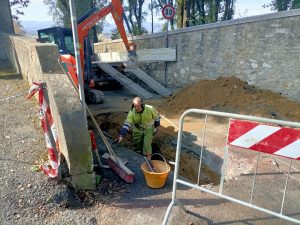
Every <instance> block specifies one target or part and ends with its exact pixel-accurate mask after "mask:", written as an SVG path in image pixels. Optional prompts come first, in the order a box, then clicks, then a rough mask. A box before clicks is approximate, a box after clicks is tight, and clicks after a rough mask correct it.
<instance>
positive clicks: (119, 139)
mask: <svg viewBox="0 0 300 225" xmlns="http://www.w3.org/2000/svg"><path fill="white" fill-rule="evenodd" d="M122 140H123V137H122V136H121V135H120V136H119V138H117V139H116V140H114V141H113V144H117V143H120V142H121V141H122Z"/></svg>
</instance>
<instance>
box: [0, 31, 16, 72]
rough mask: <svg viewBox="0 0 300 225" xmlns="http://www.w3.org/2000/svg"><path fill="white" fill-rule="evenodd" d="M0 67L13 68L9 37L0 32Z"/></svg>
mask: <svg viewBox="0 0 300 225" xmlns="http://www.w3.org/2000/svg"><path fill="white" fill-rule="evenodd" d="M0 40H1V41H0V49H1V51H0V67H11V66H13V67H15V68H17V66H16V63H15V57H14V50H13V45H12V42H11V41H10V38H9V35H7V34H5V33H2V32H1V31H0Z"/></svg>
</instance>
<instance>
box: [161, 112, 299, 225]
mask: <svg viewBox="0 0 300 225" xmlns="http://www.w3.org/2000/svg"><path fill="white" fill-rule="evenodd" d="M189 114H202V115H205V118H204V127H203V133H202V141H201V149H200V159H199V171H198V181H197V184H193V183H191V182H188V181H184V180H182V179H180V178H179V176H178V172H179V163H180V153H181V146H182V144H181V142H182V136H183V123H184V119H185V117H186V116H187V115H189ZM208 115H211V116H220V117H226V118H228V119H229V122H230V120H231V119H239V120H245V121H253V122H258V123H265V124H273V125H274V124H275V125H279V126H282V127H291V128H300V123H297V122H289V121H283V120H275V119H267V118H261V117H254V116H246V115H240V114H232V113H224V112H216V111H209V110H201V109H189V110H187V111H185V112H184V113H183V114H182V115H181V117H180V120H179V131H178V139H177V148H176V161H175V171H174V180H173V191H172V201H171V203H170V204H169V206H168V208H167V212H166V214H165V217H164V220H163V223H162V224H163V225H166V224H167V223H168V219H169V216H170V213H171V211H172V208H173V206H174V205H178V206H180V207H181V208H182V209H183V210H184V211H186V212H187V210H186V208H185V207H184V205H183V204H182V203H181V202H180V201H179V200H178V199H177V196H176V195H177V193H176V192H177V184H182V185H185V186H187V187H190V188H194V189H197V190H200V191H203V192H206V193H208V194H212V195H214V196H217V197H219V198H222V199H226V200H228V201H231V202H234V203H237V204H240V205H243V206H246V207H249V208H252V209H255V210H258V211H260V212H264V213H267V214H269V215H272V216H275V217H278V218H280V219H283V220H286V221H290V222H293V223H296V224H300V220H298V219H295V218H292V217H289V216H286V215H283V214H282V211H283V206H284V201H285V197H286V190H287V186H288V180H289V176H290V169H291V163H292V159H290V163H289V171H288V173H287V177H286V181H285V187H284V193H283V198H282V202H281V208H280V212H279V213H277V212H275V211H271V210H269V209H266V208H262V207H259V206H257V205H254V204H252V199H253V192H254V187H255V181H256V174H257V165H258V159H259V155H260V153H259V152H258V156H257V159H256V160H257V161H256V165H255V172H254V177H253V183H252V188H251V196H250V201H249V202H245V201H243V200H239V199H236V198H233V197H230V196H228V195H225V194H223V186H224V181H225V171H226V164H227V159H228V150H229V144H228V135H229V131H230V125H229V126H228V132H227V138H226V143H225V150H224V158H223V166H222V169H221V178H220V188H219V192H215V191H212V190H209V189H207V188H205V187H203V186H200V185H199V179H200V170H201V164H202V158H203V149H204V139H205V133H206V124H207V118H208ZM296 151H297V153H299V151H300V149H299V150H296ZM299 155H300V153H299Z"/></svg>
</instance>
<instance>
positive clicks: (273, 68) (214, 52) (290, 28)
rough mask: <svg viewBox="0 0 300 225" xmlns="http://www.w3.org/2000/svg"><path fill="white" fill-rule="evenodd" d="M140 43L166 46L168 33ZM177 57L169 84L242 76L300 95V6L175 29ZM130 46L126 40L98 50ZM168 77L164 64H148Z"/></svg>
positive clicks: (141, 39)
mask: <svg viewBox="0 0 300 225" xmlns="http://www.w3.org/2000/svg"><path fill="white" fill-rule="evenodd" d="M134 39H135V42H136V44H137V45H138V48H139V49H144V48H161V47H165V34H164V33H158V34H153V35H145V36H141V37H135V38H134ZM169 47H176V48H177V62H174V63H173V62H172V63H168V70H167V80H168V86H169V87H170V88H172V89H177V88H180V87H183V86H185V85H187V84H190V83H192V82H194V81H196V80H201V79H216V78H218V77H221V76H236V77H238V78H240V79H242V80H244V81H247V82H248V83H249V84H253V85H256V86H258V87H260V88H263V89H270V90H272V91H275V92H280V93H282V94H283V95H285V96H288V97H289V98H291V99H295V100H298V101H300V100H299V99H300V89H299V88H298V87H299V85H300V63H299V62H300V61H299V60H300V10H291V11H286V12H279V13H273V14H268V15H261V16H255V17H248V18H242V19H236V20H231V21H224V22H219V23H215V24H207V25H202V26H195V27H190V28H186V29H178V30H175V31H169ZM121 49H122V50H124V45H123V44H122V42H121V41H120V40H118V41H113V42H112V43H98V44H96V45H95V50H96V51H98V52H105V51H107V50H108V51H110V50H121ZM143 69H145V70H146V71H147V72H148V73H149V74H150V75H152V76H153V77H154V78H155V79H156V80H158V81H160V82H161V83H164V79H165V78H164V64H163V63H149V64H145V65H144V68H143Z"/></svg>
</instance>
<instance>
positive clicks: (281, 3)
mask: <svg viewBox="0 0 300 225" xmlns="http://www.w3.org/2000/svg"><path fill="white" fill-rule="evenodd" d="M263 7H264V8H267V7H270V8H271V10H273V11H278V12H280V11H286V10H291V9H298V8H300V0H273V1H271V2H270V3H269V4H264V5H263Z"/></svg>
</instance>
